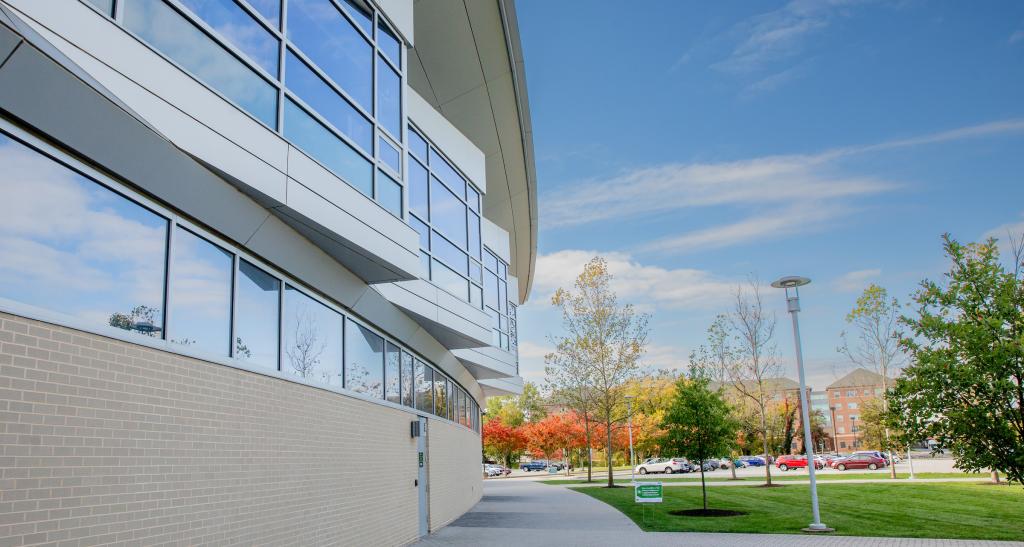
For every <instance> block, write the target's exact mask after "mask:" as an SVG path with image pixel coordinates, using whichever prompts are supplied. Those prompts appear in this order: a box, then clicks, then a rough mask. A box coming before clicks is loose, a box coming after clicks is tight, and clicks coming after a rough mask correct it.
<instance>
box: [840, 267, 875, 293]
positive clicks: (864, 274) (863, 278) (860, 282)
mask: <svg viewBox="0 0 1024 547" xmlns="http://www.w3.org/2000/svg"><path fill="white" fill-rule="evenodd" d="M880 275H882V270H880V269H878V268H873V269H869V270H855V271H852V272H846V273H845V274H843V275H841V276H839V277H838V278H836V279H835V281H833V282H832V286H833V287H835V288H836V290H840V291H843V292H856V291H861V290H863V289H864V287H866V286H867V284H868V283H869V282H871V281H873V280H875V279H878V277H879V276H880Z"/></svg>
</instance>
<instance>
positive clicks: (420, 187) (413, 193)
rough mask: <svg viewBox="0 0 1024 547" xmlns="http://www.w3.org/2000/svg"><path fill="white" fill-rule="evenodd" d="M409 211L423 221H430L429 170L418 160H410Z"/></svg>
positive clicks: (408, 178) (408, 176)
mask: <svg viewBox="0 0 1024 547" xmlns="http://www.w3.org/2000/svg"><path fill="white" fill-rule="evenodd" d="M406 179H407V180H408V181H409V210H410V211H412V212H414V213H416V214H417V215H419V216H420V218H422V219H423V220H426V221H429V220H430V216H429V205H428V199H429V194H428V193H427V168H426V167H423V165H421V164H420V162H418V161H416V160H409V172H408V174H407V175H406Z"/></svg>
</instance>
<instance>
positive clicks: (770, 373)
mask: <svg viewBox="0 0 1024 547" xmlns="http://www.w3.org/2000/svg"><path fill="white" fill-rule="evenodd" d="M690 361H691V363H696V366H698V367H700V368H702V369H704V370H706V371H707V373H706V374H707V376H708V377H710V378H714V379H716V380H719V381H722V382H725V383H727V384H728V385H729V386H731V388H732V389H733V391H734V392H735V393H737V394H739V395H740V397H742V398H744V399H746V401H747V402H748V403H750V405H751V407H752V409H751V410H753V411H754V412H755V413H756V418H757V423H756V425H754V431H753V433H755V434H756V435H758V436H759V437H760V438H761V447H762V449H763V450H764V454H765V457H766V458H768V457H770V456H771V454H772V450H771V449H770V447H769V439H768V419H769V416H768V414H769V410H770V409H769V402H770V400H771V396H772V395H773V389H772V388H773V386H776V382H777V378H778V377H779V375H780V373H781V364H780V362H779V357H778V350H777V349H776V347H775V315H774V314H772V313H770V312H767V311H766V310H765V309H764V306H763V303H762V301H761V291H760V288H759V286H758V283H757V281H756V280H755V279H753V278H752V279H751V280H750V282H749V289H748V290H744V289H743V287H742V286H740V287H737V289H736V292H735V294H734V301H733V310H732V312H731V313H729V314H728V315H719V316H718V317H717V318H715V321H714V322H713V323H712V324H711V326H710V327H708V338H707V343H706V344H705V345H704V346H702V347H700V348H698V350H697V351H695V352H694V353H693V354H691V356H690ZM764 470H765V471H764V472H765V484H767V485H768V486H771V484H772V473H771V465H766V466H764Z"/></svg>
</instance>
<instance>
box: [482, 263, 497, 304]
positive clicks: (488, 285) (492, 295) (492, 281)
mask: <svg viewBox="0 0 1024 547" xmlns="http://www.w3.org/2000/svg"><path fill="white" fill-rule="evenodd" d="M484 304H486V305H487V306H489V307H491V308H494V309H498V277H497V276H495V275H494V274H493V273H491V272H489V271H486V272H484Z"/></svg>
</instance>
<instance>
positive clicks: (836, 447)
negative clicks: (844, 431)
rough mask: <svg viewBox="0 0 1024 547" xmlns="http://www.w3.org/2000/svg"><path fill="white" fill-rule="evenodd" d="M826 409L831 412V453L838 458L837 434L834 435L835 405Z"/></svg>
mask: <svg viewBox="0 0 1024 547" xmlns="http://www.w3.org/2000/svg"><path fill="white" fill-rule="evenodd" d="M828 409H829V410H831V411H832V452H835V453H836V456H838V455H839V434H838V433H836V407H835V405H832V406H830V407H828Z"/></svg>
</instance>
